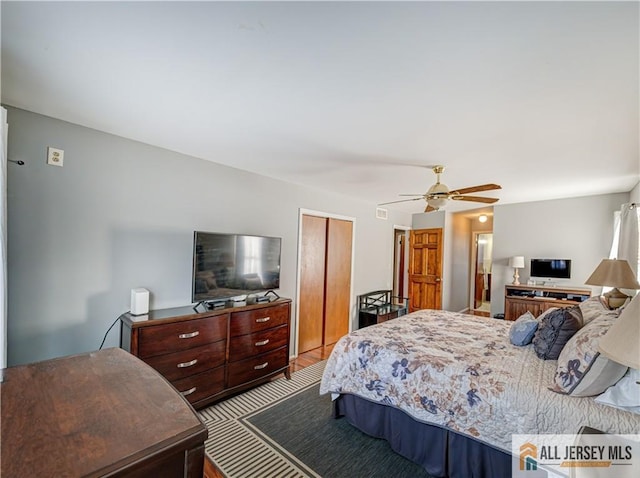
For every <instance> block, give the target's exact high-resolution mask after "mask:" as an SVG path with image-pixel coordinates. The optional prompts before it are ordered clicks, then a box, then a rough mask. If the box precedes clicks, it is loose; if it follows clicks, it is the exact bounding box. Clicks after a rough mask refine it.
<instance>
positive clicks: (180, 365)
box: [178, 359, 198, 368]
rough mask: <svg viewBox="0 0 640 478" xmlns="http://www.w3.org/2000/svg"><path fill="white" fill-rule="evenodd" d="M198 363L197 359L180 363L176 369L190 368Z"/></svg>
mask: <svg viewBox="0 0 640 478" xmlns="http://www.w3.org/2000/svg"><path fill="white" fill-rule="evenodd" d="M197 363H198V359H193V360H192V361H191V362H182V363H179V364H178V368H187V367H191V366H193V365H195V364H197Z"/></svg>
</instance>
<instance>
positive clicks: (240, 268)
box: [191, 231, 282, 302]
mask: <svg viewBox="0 0 640 478" xmlns="http://www.w3.org/2000/svg"><path fill="white" fill-rule="evenodd" d="M281 242H282V240H281V238H279V237H267V236H252V235H245V234H222V233H212V232H202V231H195V232H194V234H193V275H192V288H191V299H192V302H208V301H211V302H221V301H224V300H228V299H232V298H234V297H238V296H244V295H250V294H257V293H260V292H266V291H270V290H274V289H278V288H279V287H280V250H281Z"/></svg>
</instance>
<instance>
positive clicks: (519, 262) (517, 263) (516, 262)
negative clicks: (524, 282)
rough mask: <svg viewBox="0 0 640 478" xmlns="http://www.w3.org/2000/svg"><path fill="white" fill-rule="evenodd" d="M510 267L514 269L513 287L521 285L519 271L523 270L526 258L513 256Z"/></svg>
mask: <svg viewBox="0 0 640 478" xmlns="http://www.w3.org/2000/svg"><path fill="white" fill-rule="evenodd" d="M509 267H513V270H514V273H513V282H512V284H513V285H520V281H519V279H520V275H519V274H518V269H522V268H523V267H524V256H513V257H510V258H509Z"/></svg>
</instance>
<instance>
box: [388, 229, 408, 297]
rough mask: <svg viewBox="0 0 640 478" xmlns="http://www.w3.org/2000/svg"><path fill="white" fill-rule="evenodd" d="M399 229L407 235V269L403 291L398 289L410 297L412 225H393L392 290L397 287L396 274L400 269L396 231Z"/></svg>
mask: <svg viewBox="0 0 640 478" xmlns="http://www.w3.org/2000/svg"><path fill="white" fill-rule="evenodd" d="M398 231H404V236H405V240H406V244H405V251H404V266H405V270H404V273H403V277H404V289H405V290H402V291H398V295H399V296H401V297H408V296H409V233H410V231H411V227H410V226H399V225H397V224H394V225H393V246H392V247H391V253H392V254H393V259H392V261H391V274H392V278H391V290H394V289H395V285H396V276H397V273H398V271H397V270H396V269H397V267H396V255H397V251H396V246H397V244H396V233H397V232H398ZM405 291H406V295H405Z"/></svg>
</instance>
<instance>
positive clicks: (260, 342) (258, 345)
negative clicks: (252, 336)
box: [256, 339, 269, 347]
mask: <svg viewBox="0 0 640 478" xmlns="http://www.w3.org/2000/svg"><path fill="white" fill-rule="evenodd" d="M268 343H269V339H264V340H260V341H259V342H256V347H260V346H261V345H267V344H268Z"/></svg>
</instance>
